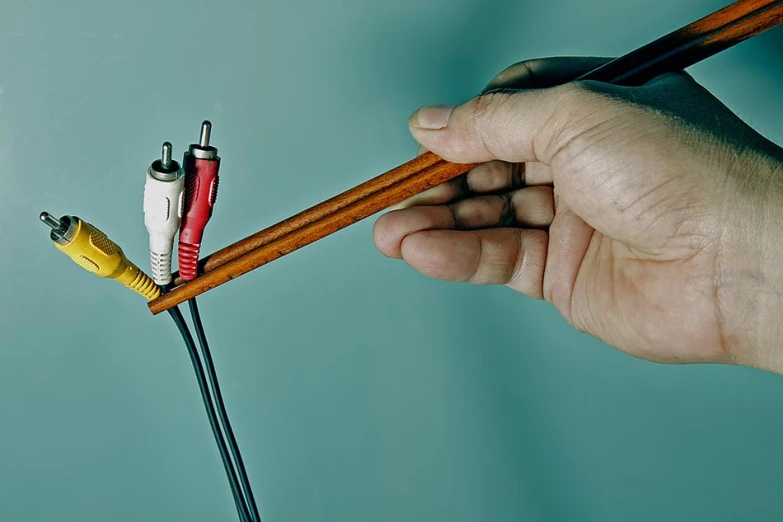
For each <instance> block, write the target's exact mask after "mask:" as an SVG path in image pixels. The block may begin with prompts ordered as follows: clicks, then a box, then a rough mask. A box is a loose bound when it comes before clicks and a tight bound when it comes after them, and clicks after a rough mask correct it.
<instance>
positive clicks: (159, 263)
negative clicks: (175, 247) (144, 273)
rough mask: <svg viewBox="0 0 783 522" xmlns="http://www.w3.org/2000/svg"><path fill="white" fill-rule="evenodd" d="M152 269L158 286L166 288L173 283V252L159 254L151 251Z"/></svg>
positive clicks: (153, 277)
mask: <svg viewBox="0 0 783 522" xmlns="http://www.w3.org/2000/svg"><path fill="white" fill-rule="evenodd" d="M150 267H151V268H152V279H153V280H154V281H155V283H156V284H158V285H160V286H166V285H167V284H169V283H170V282H171V252H169V253H167V254H158V253H157V252H152V251H150Z"/></svg>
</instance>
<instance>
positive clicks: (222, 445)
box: [169, 306, 253, 522]
mask: <svg viewBox="0 0 783 522" xmlns="http://www.w3.org/2000/svg"><path fill="white" fill-rule="evenodd" d="M169 315H171V318H172V319H174V323H175V324H176V325H177V328H178V329H179V333H180V334H182V339H183V340H184V341H185V345H186V346H187V348H188V354H189V355H190V361H191V362H192V363H193V370H195V372H196V379H197V380H198V386H199V389H200V391H201V398H202V399H203V400H204V407H205V408H206V410H207V416H208V417H209V424H210V426H211V427H212V434H213V435H214V436H215V442H217V445H218V449H219V450H220V458H221V459H222V460H223V467H224V468H225V469H226V475H227V476H228V482H229V484H230V486H231V493H232V494H233V496H234V502H235V503H236V507H237V512H238V513H239V519H240V520H241V521H242V522H252V520H253V519H251V518H250V513H249V512H248V509H247V506H246V505H245V502H244V500H243V498H242V493H241V491H240V489H239V482H238V480H237V476H236V470H234V466H233V465H232V462H231V459H230V458H229V454H228V450H227V448H226V442H225V441H224V440H223V435H222V433H221V432H220V428H219V426H218V418H217V415H216V414H215V406H214V404H213V403H212V397H211V396H210V395H209V389H208V388H207V379H206V377H205V375H204V368H203V367H202V366H201V360H200V359H199V355H198V351H197V349H196V343H194V342H193V336H192V335H191V334H190V330H188V325H187V324H186V323H185V318H184V317H183V316H182V312H180V310H179V307H176V306H175V307H173V308H171V309H169Z"/></svg>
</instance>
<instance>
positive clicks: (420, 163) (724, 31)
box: [149, 0, 783, 314]
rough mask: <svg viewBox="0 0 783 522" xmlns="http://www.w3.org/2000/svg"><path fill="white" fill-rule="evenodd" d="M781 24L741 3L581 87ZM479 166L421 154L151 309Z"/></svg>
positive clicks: (252, 243)
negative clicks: (450, 161)
mask: <svg viewBox="0 0 783 522" xmlns="http://www.w3.org/2000/svg"><path fill="white" fill-rule="evenodd" d="M782 22H783V0H740V1H738V2H735V3H733V4H731V5H729V6H727V7H725V8H723V9H721V10H719V11H716V12H714V13H712V14H711V15H709V16H706V17H704V18H702V19H700V20H697V21H696V22H693V23H691V24H689V25H686V26H685V27H683V28H681V29H678V30H677V31H674V32H672V33H669V34H668V35H666V36H664V37H662V38H659V39H658V40H655V41H654V42H652V43H649V44H647V45H645V46H644V47H641V48H639V49H637V50H635V51H633V52H631V53H629V54H627V55H625V56H623V57H621V58H617V59H616V60H613V61H611V62H609V63H607V64H605V65H603V66H601V67H599V68H597V69H595V70H593V71H591V72H589V73H587V74H585V75H583V76H582V77H580V78H578V80H595V81H601V82H606V83H614V84H621V85H641V84H644V83H645V82H647V81H649V80H651V79H652V78H655V77H656V76H659V75H661V74H664V73H667V72H673V71H679V70H683V69H685V68H687V67H689V66H691V65H693V64H695V63H697V62H699V61H701V60H703V59H705V58H708V57H710V56H712V55H714V54H716V53H718V52H720V51H722V50H724V49H726V48H728V47H731V46H733V45H735V44H737V43H739V42H741V41H743V40H746V39H748V38H750V37H752V36H754V35H757V34H759V33H761V32H763V31H766V30H767V29H771V28H772V27H774V26H776V25H778V24H780V23H782ZM475 166H476V165H466V164H456V163H449V162H447V161H445V160H443V159H441V158H439V157H438V156H436V155H434V154H432V153H426V154H424V155H422V156H420V157H418V158H416V159H414V160H412V161H409V162H408V163H405V164H403V165H400V166H399V167H397V168H394V169H392V170H390V171H389V172H386V173H385V174H382V175H380V176H378V177H376V178H373V179H371V180H370V181H367V182H365V183H362V184H361V185H358V186H356V187H354V188H352V189H350V190H348V191H346V192H343V193H342V194H340V195H338V196H335V197H333V198H331V199H329V200H326V201H324V202H322V203H319V204H318V205H316V206H314V207H311V208H309V209H307V210H305V211H303V212H300V213H299V214H296V215H295V216H293V217H290V218H288V219H286V220H284V221H281V222H280V223H278V224H276V225H273V226H271V227H269V228H266V229H264V230H261V231H260V232H258V233H256V234H253V235H252V236H249V237H246V238H245V239H243V240H241V241H238V242H236V243H234V244H232V245H229V246H227V247H226V248H223V249H222V250H219V251H217V252H215V253H214V254H212V255H210V256H208V257H206V258H205V259H203V260H202V262H201V268H200V270H201V273H202V275H200V276H199V277H197V278H196V279H194V280H193V281H189V282H186V283H183V281H182V280H181V279H175V281H174V284H175V285H179V286H176V288H174V289H173V290H171V291H170V292H168V293H166V294H163V295H162V296H161V297H159V298H157V299H155V300H153V301H150V302H149V308H150V310H151V311H152V313H153V314H159V313H160V312H163V311H165V310H168V309H169V308H171V307H173V306H176V305H178V304H180V303H183V302H184V301H187V300H188V299H191V298H193V297H196V296H197V295H200V294H202V293H204V292H206V291H207V290H211V289H212V288H215V287H217V286H219V285H222V284H223V283H225V282H227V281H230V280H231V279H234V278H236V277H239V276H241V275H242V274H246V273H247V272H249V271H251V270H253V269H255V268H258V267H260V266H262V265H265V264H266V263H269V262H270V261H274V260H275V259H278V258H280V257H282V256H284V255H286V254H289V253H291V252H293V251H294V250H297V249H299V248H302V247H303V246H305V245H309V244H310V243H312V242H314V241H317V240H319V239H321V238H323V237H326V236H328V235H329V234H332V233H334V232H336V231H338V230H340V229H342V228H345V227H347V226H348V225H351V224H353V223H356V222H357V221H360V220H362V219H364V218H367V217H369V216H371V215H373V214H375V213H377V212H380V211H381V210H384V209H386V208H388V207H390V206H393V205H396V204H397V203H400V202H401V201H404V200H405V199H407V198H409V197H411V196H413V195H415V194H418V193H419V192H422V191H424V190H426V189H428V188H430V187H434V186H435V185H438V184H440V183H443V182H444V181H448V180H450V179H452V178H454V177H456V176H459V175H461V174H465V173H466V172H468V171H469V170H470V169H472V168H473V167H475Z"/></svg>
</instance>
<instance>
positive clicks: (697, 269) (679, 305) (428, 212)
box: [374, 58, 783, 372]
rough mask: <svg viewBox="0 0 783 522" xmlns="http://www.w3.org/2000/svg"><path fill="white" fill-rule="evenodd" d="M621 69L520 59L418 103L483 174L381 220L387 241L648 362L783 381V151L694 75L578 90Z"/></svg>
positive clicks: (438, 149)
mask: <svg viewBox="0 0 783 522" xmlns="http://www.w3.org/2000/svg"><path fill="white" fill-rule="evenodd" d="M605 61H606V59H602V58H551V59H546V60H534V61H529V62H522V63H520V64H516V65H514V66H512V67H510V68H508V69H507V70H505V71H503V72H502V73H501V74H500V75H498V76H497V77H496V78H495V79H494V80H493V81H492V82H490V84H489V86H488V87H487V89H486V90H485V91H484V92H483V93H482V94H481V95H480V96H478V97H476V98H474V99H472V100H470V101H469V102H467V103H465V104H463V105H461V106H458V107H455V108H451V107H444V106H431V107H424V108H422V109H420V110H419V111H417V112H416V113H415V114H414V115H413V116H412V117H411V120H410V128H411V132H412V134H413V136H414V138H415V139H416V140H417V141H418V142H419V143H420V144H421V145H422V147H421V149H420V152H421V151H424V150H431V151H432V152H434V153H435V154H438V155H439V156H441V157H443V158H444V159H446V160H449V161H453V162H458V163H478V162H480V163H483V165H481V166H479V167H477V168H476V169H474V170H473V171H471V172H470V173H468V174H467V175H465V176H463V177H461V178H459V179H456V180H453V181H450V182H447V183H445V184H443V185H440V186H438V187H435V188H433V189H431V190H429V191H427V192H424V193H422V194H419V195H417V196H415V197H413V198H412V199H410V200H408V201H406V202H405V203H403V204H402V205H400V206H399V207H397V208H396V209H395V210H392V211H391V212H389V213H387V214H385V215H384V216H382V217H381V218H380V219H379V220H378V221H377V223H376V225H375V230H374V239H375V243H376V245H377V247H378V248H379V250H380V251H381V252H382V253H383V254H385V255H386V256H389V257H392V258H398V259H403V260H404V261H405V262H407V263H408V264H409V265H410V266H412V267H413V268H415V269H416V270H418V271H420V272H422V273H423V274H425V275H428V276H430V277H433V278H437V279H442V280H446V281H459V282H472V283H477V284H496V285H506V286H508V287H509V288H511V289H513V290H516V291H518V292H520V293H522V294H525V295H527V296H529V297H533V298H536V299H546V300H547V301H549V302H550V303H552V304H553V305H554V306H555V307H556V308H557V310H558V311H559V312H560V313H561V314H562V315H563V317H564V318H565V319H566V320H567V321H568V322H569V323H570V324H572V325H573V326H574V327H575V328H577V329H578V330H580V331H583V332H587V333H589V334H592V335H594V336H596V337H598V338H600V339H602V340H603V341H605V342H607V343H608V344H610V345H612V346H614V347H616V348H618V349H620V350H623V351H625V352H627V353H629V354H631V355H634V356H637V357H640V358H644V359H647V360H652V361H658V362H679V363H685V362H714V363H735V364H744V365H749V366H755V367H759V368H764V369H767V370H772V371H777V372H783V353H781V352H782V351H783V345H781V341H780V340H779V339H781V338H783V330H782V329H781V326H780V325H781V323H783V312H782V311H783V274H781V270H780V268H778V265H779V264H780V263H779V262H778V260H779V259H780V256H781V255H783V249H781V247H780V246H779V245H778V243H779V242H781V241H780V239H781V236H782V235H783V234H781V232H780V231H779V228H780V227H779V224H780V223H783V215H782V213H781V207H783V150H782V149H781V148H780V147H778V146H776V145H775V144H773V143H771V142H770V141H768V140H766V139H765V138H763V137H762V136H760V135H759V134H758V133H756V132H755V131H754V130H753V129H751V128H750V127H748V126H747V125H746V124H745V123H743V122H742V121H741V120H740V119H739V118H738V117H737V116H736V115H734V114H733V113H732V112H731V111H730V110H729V109H728V108H726V107H725V106H724V105H722V104H721V103H720V102H719V101H718V100H717V99H715V98H714V97H713V96H712V95H711V94H710V93H709V92H707V91H706V90H705V89H704V88H702V87H701V86H699V85H698V84H697V83H696V82H695V81H694V80H693V79H692V78H690V77H689V76H687V75H686V74H684V73H677V74H669V75H665V76H661V77H659V78H657V79H655V80H653V81H652V82H650V83H648V84H646V85H644V86H641V87H633V88H631V87H618V86H612V85H608V84H602V83H595V82H572V81H571V80H573V79H574V78H576V77H578V76H580V75H581V74H583V73H585V72H587V71H589V70H591V69H593V68H595V67H596V66H597V65H600V64H601V63H603V62H605ZM567 82H570V83H567Z"/></svg>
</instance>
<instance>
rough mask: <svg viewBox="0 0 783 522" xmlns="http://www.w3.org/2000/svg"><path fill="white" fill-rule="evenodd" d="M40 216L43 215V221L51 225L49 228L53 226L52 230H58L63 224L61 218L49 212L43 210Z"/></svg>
mask: <svg viewBox="0 0 783 522" xmlns="http://www.w3.org/2000/svg"><path fill="white" fill-rule="evenodd" d="M40 217H41V221H43V222H44V223H45V224H47V225H49V228H51V229H52V230H57V229H59V228H60V227H61V226H62V223H60V220H59V219H57V218H56V217H54V216H53V215H51V214H49V213H48V212H41V216H40Z"/></svg>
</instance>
